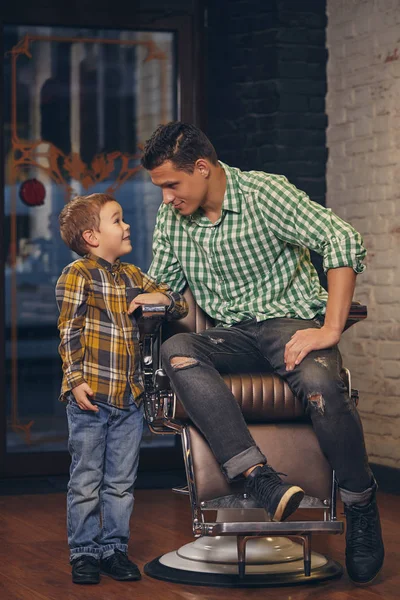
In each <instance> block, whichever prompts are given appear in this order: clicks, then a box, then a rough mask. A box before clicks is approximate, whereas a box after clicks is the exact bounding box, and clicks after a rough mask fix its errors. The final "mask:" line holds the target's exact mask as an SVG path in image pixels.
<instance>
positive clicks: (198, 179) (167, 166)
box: [149, 160, 208, 216]
mask: <svg viewBox="0 0 400 600" xmlns="http://www.w3.org/2000/svg"><path fill="white" fill-rule="evenodd" d="M149 173H150V177H151V181H152V182H153V183H154V185H156V186H158V187H160V188H161V190H162V195H163V202H164V204H172V206H173V208H174V209H175V210H176V211H178V212H179V213H180V214H181V215H184V216H188V215H192V214H193V213H195V212H196V210H198V209H199V208H200V207H201V206H202V205H203V203H204V201H205V200H206V198H207V192H208V183H207V180H206V179H205V178H204V176H203V175H202V172H201V171H200V170H199V169H198V167H197V165H195V168H194V171H193V173H186V171H181V170H178V169H176V168H175V166H174V164H173V163H172V162H171V161H170V160H166V161H165V162H163V163H162V164H161V165H160V166H159V167H156V168H155V169H152V170H151V171H149Z"/></svg>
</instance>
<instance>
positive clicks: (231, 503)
mask: <svg viewBox="0 0 400 600" xmlns="http://www.w3.org/2000/svg"><path fill="white" fill-rule="evenodd" d="M174 491H175V490H174ZM180 493H182V492H180ZM200 506H201V508H202V510H218V509H220V508H262V506H261V505H260V504H258V502H257V501H256V500H253V498H249V497H247V496H245V495H244V494H230V495H228V496H220V497H219V498H213V499H212V500H207V501H204V502H201V504H200ZM329 506H330V501H329V500H320V498H314V497H313V496H304V498H303V500H302V501H301V504H300V506H299V508H319V509H328V508H329Z"/></svg>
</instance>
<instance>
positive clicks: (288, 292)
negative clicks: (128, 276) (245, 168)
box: [149, 163, 366, 325]
mask: <svg viewBox="0 0 400 600" xmlns="http://www.w3.org/2000/svg"><path fill="white" fill-rule="evenodd" d="M220 164H221V165H222V167H223V168H224V170H225V173H226V192H225V197H224V201H223V205H222V215H221V217H220V218H219V219H218V221H216V223H211V222H210V221H209V219H207V218H206V217H205V216H204V214H203V213H202V212H201V211H200V210H199V211H197V212H196V213H194V214H193V215H191V216H182V215H180V214H179V212H178V211H177V210H175V209H174V208H173V207H172V206H171V205H162V206H161V207H160V209H159V212H158V217H157V224H156V229H155V233H154V245H153V251H154V259H153V262H152V265H151V267H150V269H149V274H151V275H152V276H153V277H157V279H159V280H161V281H165V282H167V283H168V284H169V285H170V286H171V287H172V288H173V289H176V290H181V289H183V287H184V286H185V284H186V283H188V284H189V286H190V288H191V290H192V292H193V294H194V297H195V298H196V301H197V303H198V304H199V305H200V306H201V308H203V309H204V310H205V312H206V313H207V314H208V315H210V316H211V317H213V318H214V319H215V320H216V322H217V323H219V324H223V325H231V324H233V323H237V322H239V321H242V320H244V319H248V318H251V317H255V318H256V319H257V321H263V320H265V319H272V318H275V317H292V318H300V319H312V318H313V317H315V316H316V315H317V314H323V313H325V308H326V301H327V297H328V294H327V292H326V291H325V290H324V289H323V288H322V287H321V286H320V283H319V278H318V274H317V272H316V270H315V268H314V267H313V265H312V263H311V260H310V253H309V249H311V250H315V251H316V252H317V253H318V254H321V255H322V256H323V262H324V269H325V271H327V270H329V269H334V268H337V267H344V266H348V267H352V268H353V269H354V271H355V272H356V273H361V272H362V271H363V270H364V268H365V266H364V265H363V264H362V260H363V258H364V257H365V254H366V250H365V248H364V247H363V242H362V238H361V236H360V234H359V233H357V232H356V231H355V230H354V229H353V228H352V227H351V226H350V225H349V224H348V223H345V222H344V221H342V219H340V218H339V217H337V216H336V215H335V214H333V213H332V211H331V210H330V209H327V208H324V207H322V206H320V205H319V204H317V203H315V202H312V201H311V200H310V199H309V198H308V196H307V195H306V194H305V193H304V192H301V191H300V190H298V189H297V188H296V187H295V186H294V185H292V184H290V183H289V182H288V180H287V179H286V177H284V176H281V175H270V174H267V173H262V172H257V171H250V172H242V171H240V170H239V169H235V168H232V167H229V166H227V165H225V164H223V163H220Z"/></svg>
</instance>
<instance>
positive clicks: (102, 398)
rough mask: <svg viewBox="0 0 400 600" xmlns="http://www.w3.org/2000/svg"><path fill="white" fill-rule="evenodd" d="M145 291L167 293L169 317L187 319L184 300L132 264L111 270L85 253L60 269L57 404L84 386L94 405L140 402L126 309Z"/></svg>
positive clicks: (133, 330) (135, 336)
mask: <svg viewBox="0 0 400 600" xmlns="http://www.w3.org/2000/svg"><path fill="white" fill-rule="evenodd" d="M145 292H148V293H150V292H162V293H163V294H166V295H167V296H168V297H169V298H170V301H171V304H170V306H169V308H168V312H169V315H170V317H171V318H180V317H183V316H185V315H186V314H187V303H186V300H185V299H184V298H183V297H182V296H181V295H180V294H178V293H175V292H172V291H171V289H170V288H169V287H168V285H165V284H163V283H157V282H156V281H155V280H154V279H152V278H151V277H148V276H147V275H145V274H144V273H142V271H141V270H140V269H139V268H138V267H135V266H134V265H131V264H128V263H121V262H120V261H119V260H117V261H116V262H115V263H114V264H112V265H111V264H110V263H108V262H107V261H105V260H103V259H102V258H99V257H96V256H94V255H92V254H88V255H87V256H85V257H83V258H80V259H78V260H76V261H74V262H73V263H71V264H70V265H68V266H67V267H65V268H64V270H63V272H62V274H61V276H60V278H59V280H58V282H57V285H56V299H57V305H58V308H59V311H60V316H59V319H58V328H59V330H60V338H61V343H60V346H59V352H60V356H61V358H62V361H63V372H64V377H63V382H62V388H61V397H60V398H61V400H65V394H66V393H67V392H69V391H70V390H71V389H72V388H74V387H76V386H78V385H80V384H81V383H84V382H86V383H87V384H88V385H89V386H90V387H91V388H92V390H93V392H94V396H93V399H94V401H98V402H105V403H107V404H112V405H114V406H116V407H118V408H124V407H126V406H128V404H129V402H130V401H131V400H130V399H131V395H132V396H133V397H134V399H135V403H136V404H139V403H140V401H141V394H142V393H143V375H142V371H141V366H140V350H139V331H138V326H137V324H136V320H135V318H134V317H132V316H129V315H128V312H127V309H128V305H129V303H130V302H131V300H133V298H134V297H135V296H137V295H138V294H141V293H145Z"/></svg>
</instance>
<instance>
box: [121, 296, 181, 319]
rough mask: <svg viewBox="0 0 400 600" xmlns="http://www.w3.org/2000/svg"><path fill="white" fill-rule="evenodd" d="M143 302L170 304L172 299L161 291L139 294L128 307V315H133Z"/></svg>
mask: <svg viewBox="0 0 400 600" xmlns="http://www.w3.org/2000/svg"><path fill="white" fill-rule="evenodd" d="M143 304H163V305H164V306H169V305H170V304H171V300H170V299H169V298H168V296H165V295H164V294H162V293H161V292H152V293H151V294H139V295H138V296H136V298H134V299H133V300H132V302H131V303H130V305H129V308H128V315H131V314H132V313H133V311H135V310H136V309H137V308H138V307H139V306H142V305H143Z"/></svg>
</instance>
